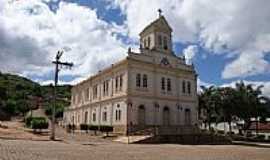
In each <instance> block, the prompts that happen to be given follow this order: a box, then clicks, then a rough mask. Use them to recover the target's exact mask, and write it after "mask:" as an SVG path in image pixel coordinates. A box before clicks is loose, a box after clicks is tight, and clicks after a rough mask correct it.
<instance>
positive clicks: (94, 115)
mask: <svg viewBox="0 0 270 160" xmlns="http://www.w3.org/2000/svg"><path fill="white" fill-rule="evenodd" d="M92 117H93V122H95V121H96V113H93V116H92Z"/></svg>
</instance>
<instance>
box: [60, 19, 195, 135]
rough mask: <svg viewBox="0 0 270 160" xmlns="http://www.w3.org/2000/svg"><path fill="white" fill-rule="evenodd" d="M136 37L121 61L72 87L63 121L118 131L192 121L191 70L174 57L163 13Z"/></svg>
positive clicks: (192, 82) (192, 69)
mask: <svg viewBox="0 0 270 160" xmlns="http://www.w3.org/2000/svg"><path fill="white" fill-rule="evenodd" d="M139 35H140V53H135V52H133V51H132V50H131V49H129V50H128V51H127V52H128V54H127V56H126V57H125V58H124V59H122V60H120V61H119V62H117V63H115V64H112V65H111V66H110V67H108V68H105V69H104V70H102V71H100V72H99V73H98V74H96V75H94V76H91V77H89V78H88V79H86V80H84V81H82V82H80V83H78V84H76V85H75V86H74V87H73V88H72V97H71V105H70V107H68V108H67V109H66V110H65V112H64V123H65V124H66V125H67V124H75V125H76V126H79V125H80V124H90V125H97V126H99V125H109V126H113V129H114V132H115V133H120V134H127V133H128V132H135V131H138V130H143V129H147V128H151V127H158V128H159V127H160V128H162V127H164V128H168V129H169V128H177V127H180V128H181V127H195V126H196V125H197V123H198V97H197V74H196V72H195V69H194V66H193V65H190V64H187V63H186V62H185V58H184V57H179V56H176V55H175V53H174V51H173V44H172V28H171V27H170V26H169V24H168V22H167V21H166V19H165V17H164V16H163V15H161V14H160V15H159V17H158V18H157V19H156V20H155V21H153V22H152V23H151V24H149V25H148V26H146V27H145V28H144V29H143V31H142V32H141V33H140V34H139ZM168 131H170V130H168Z"/></svg>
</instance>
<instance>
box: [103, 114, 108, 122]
mask: <svg viewBox="0 0 270 160" xmlns="http://www.w3.org/2000/svg"><path fill="white" fill-rule="evenodd" d="M102 118H103V121H104V122H106V121H107V112H103V116H102Z"/></svg>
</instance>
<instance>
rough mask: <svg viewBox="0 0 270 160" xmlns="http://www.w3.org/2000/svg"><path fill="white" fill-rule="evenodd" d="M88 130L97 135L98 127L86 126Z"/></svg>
mask: <svg viewBox="0 0 270 160" xmlns="http://www.w3.org/2000/svg"><path fill="white" fill-rule="evenodd" d="M88 129H89V130H90V131H94V132H95V135H96V134H97V130H98V126H95V125H88Z"/></svg>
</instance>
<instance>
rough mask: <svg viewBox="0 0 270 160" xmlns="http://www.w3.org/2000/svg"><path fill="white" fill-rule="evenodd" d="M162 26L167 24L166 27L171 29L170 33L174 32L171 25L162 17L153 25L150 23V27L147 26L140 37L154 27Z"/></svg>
mask: <svg viewBox="0 0 270 160" xmlns="http://www.w3.org/2000/svg"><path fill="white" fill-rule="evenodd" d="M160 24H165V27H167V28H168V29H169V31H170V32H172V28H171V27H170V25H169V23H168V22H167V20H166V18H165V17H164V16H160V17H159V18H158V19H156V20H155V21H153V22H152V23H150V24H149V25H147V26H146V27H145V28H144V29H143V31H142V32H141V33H140V35H141V34H142V33H143V32H145V31H146V30H148V29H149V28H151V27H153V26H158V25H160Z"/></svg>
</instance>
